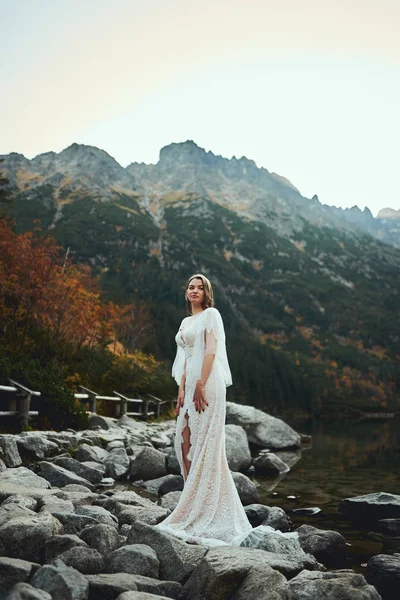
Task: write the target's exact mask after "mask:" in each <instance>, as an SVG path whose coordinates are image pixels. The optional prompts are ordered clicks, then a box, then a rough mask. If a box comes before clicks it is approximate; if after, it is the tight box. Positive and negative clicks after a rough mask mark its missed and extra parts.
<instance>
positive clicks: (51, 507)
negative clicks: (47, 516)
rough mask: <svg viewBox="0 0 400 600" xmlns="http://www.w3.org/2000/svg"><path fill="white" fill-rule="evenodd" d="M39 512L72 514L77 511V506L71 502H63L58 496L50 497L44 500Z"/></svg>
mask: <svg viewBox="0 0 400 600" xmlns="http://www.w3.org/2000/svg"><path fill="white" fill-rule="evenodd" d="M40 505H41V506H40V510H39V512H45V511H46V512H49V513H52V514H53V513H60V512H63V513H72V512H74V510H75V506H74V505H73V504H72V502H71V500H62V499H61V498H57V496H49V497H48V498H43V500H42V501H41V503H40Z"/></svg>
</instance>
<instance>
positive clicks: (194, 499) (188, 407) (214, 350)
mask: <svg viewBox="0 0 400 600" xmlns="http://www.w3.org/2000/svg"><path fill="white" fill-rule="evenodd" d="M176 342H177V345H178V348H177V355H176V359H175V362H174V365H173V369H172V374H173V376H174V377H175V379H176V381H177V383H178V384H180V381H181V377H182V374H183V372H184V370H185V371H186V384H185V400H184V405H183V407H182V408H181V409H180V412H179V416H178V418H177V424H176V436H175V450H176V455H177V458H178V460H179V464H180V467H181V471H182V476H183V477H184V479H185V484H184V489H183V492H182V494H181V497H180V499H179V503H178V505H177V506H176V508H175V510H173V512H172V513H171V514H170V515H169V516H168V517H167V518H166V519H165V520H164V521H163V522H162V523H160V524H158V525H157V526H156V527H157V528H158V529H160V530H162V531H165V532H167V533H170V534H172V535H174V536H176V537H178V538H181V539H183V540H186V541H189V542H195V543H198V544H203V545H206V546H222V545H235V546H236V545H239V544H240V543H241V541H242V540H243V539H244V538H245V537H246V536H247V535H248V534H249V533H250V532H251V531H252V527H251V525H250V523H249V521H248V519H247V516H246V513H245V511H244V508H243V506H242V503H241V501H240V498H239V495H238V493H237V490H236V487H235V483H234V481H233V478H232V475H231V472H230V470H229V466H228V463H227V459H226V454H225V398H226V386H227V385H231V383H232V379H231V374H230V370H229V365H228V360H227V356H226V349H225V332H224V327H223V323H222V319H221V315H220V313H219V312H218V310H217V309H215V308H207V309H206V310H204V311H203V312H202V313H198V314H195V315H193V316H192V317H186V318H185V319H184V320H183V321H182V324H181V326H180V328H179V331H178V333H177V336H176ZM210 353H211V354H215V359H214V362H213V366H212V370H211V373H210V375H209V377H208V379H207V382H206V385H205V388H204V392H205V394H204V395H205V398H206V400H207V402H208V406H207V407H206V409H205V411H204V412H200V413H198V412H196V409H195V406H194V402H193V396H194V391H195V387H196V381H197V380H198V379H200V376H201V368H202V364H203V359H204V356H205V355H207V354H210ZM185 367H186V368H185ZM186 416H187V418H188V425H189V428H190V433H191V435H190V442H191V447H190V451H189V454H188V459H189V460H191V461H192V462H191V467H190V472H189V475H188V476H187V477H186V470H185V466H184V463H183V459H182V446H181V444H182V432H183V429H184V428H185V426H186Z"/></svg>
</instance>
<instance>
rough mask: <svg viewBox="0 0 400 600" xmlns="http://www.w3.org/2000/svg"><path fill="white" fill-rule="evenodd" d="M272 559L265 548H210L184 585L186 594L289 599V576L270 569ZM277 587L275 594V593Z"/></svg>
mask: <svg viewBox="0 0 400 600" xmlns="http://www.w3.org/2000/svg"><path fill="white" fill-rule="evenodd" d="M270 558H271V557H270V553H269V552H264V551H263V550H254V549H250V548H230V547H219V548H210V550H209V551H208V553H207V554H206V555H205V557H204V558H203V560H202V561H201V562H200V563H199V564H198V566H197V567H196V569H195V570H194V571H193V573H192V574H191V576H190V578H189V579H188V581H187V582H186V584H185V585H184V588H183V591H184V594H183V597H184V598H187V599H188V600H189V599H190V600H225V599H227V598H231V599H234V600H250V598H251V599H253V598H254V599H256V598H257V599H258V598H260V600H264V599H265V600H267V599H270V600H279V599H282V600H287V599H288V597H289V596H288V587H287V582H286V579H285V577H284V576H283V575H281V574H280V573H277V572H276V571H274V570H273V568H271V565H270ZM241 586H243V590H241ZM272 586H273V587H272ZM275 588H276V594H272V593H271V592H272V591H275Z"/></svg>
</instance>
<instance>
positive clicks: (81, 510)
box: [75, 506, 118, 527]
mask: <svg viewBox="0 0 400 600" xmlns="http://www.w3.org/2000/svg"><path fill="white" fill-rule="evenodd" d="M75 514H76V515H84V516H86V517H91V518H92V519H95V520H96V521H98V522H99V523H103V524H104V525H111V526H113V527H118V519H117V517H116V516H115V515H113V514H111V513H110V512H109V511H108V510H106V509H105V508H103V507H102V506H78V507H77V508H76V510H75Z"/></svg>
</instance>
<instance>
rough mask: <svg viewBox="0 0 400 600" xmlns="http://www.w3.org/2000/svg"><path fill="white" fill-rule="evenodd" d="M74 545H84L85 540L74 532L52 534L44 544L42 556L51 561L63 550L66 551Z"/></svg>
mask: <svg viewBox="0 0 400 600" xmlns="http://www.w3.org/2000/svg"><path fill="white" fill-rule="evenodd" d="M75 546H86V544H85V542H84V541H83V540H82V539H80V538H79V537H78V536H77V535H74V534H65V533H64V534H63V535H53V537H51V538H48V539H47V540H46V541H45V544H44V556H45V559H46V562H47V563H48V562H51V561H52V560H54V559H55V558H57V557H58V556H59V555H60V554H63V552H67V550H70V549H71V548H75Z"/></svg>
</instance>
